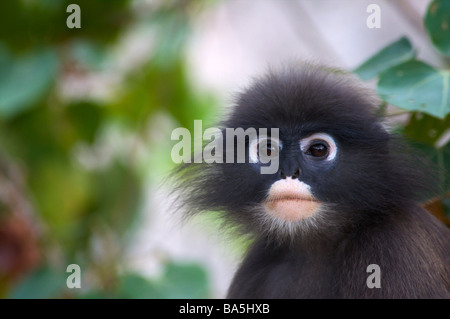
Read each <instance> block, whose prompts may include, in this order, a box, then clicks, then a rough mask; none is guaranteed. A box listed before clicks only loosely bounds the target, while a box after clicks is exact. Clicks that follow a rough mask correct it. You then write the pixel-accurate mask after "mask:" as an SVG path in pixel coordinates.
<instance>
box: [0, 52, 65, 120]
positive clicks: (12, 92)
mask: <svg viewBox="0 0 450 319" xmlns="http://www.w3.org/2000/svg"><path fill="white" fill-rule="evenodd" d="M57 69H58V58H57V56H56V54H55V52H54V51H52V50H50V49H45V50H39V51H34V52H31V53H28V54H27V55H23V56H20V57H18V58H15V59H14V58H12V56H11V55H10V54H9V53H8V52H3V53H1V54H0V117H4V118H11V117H13V116H15V115H17V114H19V113H21V112H23V111H25V110H27V109H29V108H30V107H32V106H33V105H36V103H37V102H38V101H39V99H41V98H42V97H43V96H44V94H45V93H46V92H47V91H48V90H49V88H50V86H51V85H52V83H53V81H54V79H55V77H56V73H57Z"/></svg>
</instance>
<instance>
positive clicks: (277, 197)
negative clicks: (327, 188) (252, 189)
mask: <svg viewBox="0 0 450 319" xmlns="http://www.w3.org/2000/svg"><path fill="white" fill-rule="evenodd" d="M264 207H265V210H266V212H267V213H268V214H269V215H270V216H272V217H275V218H277V219H281V220H284V221H287V222H296V221H299V220H302V219H304V218H307V217H310V216H312V215H314V214H315V213H316V212H317V210H318V209H319V207H320V202H319V201H318V200H316V199H315V198H314V197H313V195H312V194H311V192H310V188H309V185H307V184H305V183H303V182H301V181H299V180H298V179H297V180H294V179H285V180H280V181H277V182H275V183H274V184H273V185H272V187H271V188H270V190H269V194H268V197H267V198H266V200H265V201H264Z"/></svg>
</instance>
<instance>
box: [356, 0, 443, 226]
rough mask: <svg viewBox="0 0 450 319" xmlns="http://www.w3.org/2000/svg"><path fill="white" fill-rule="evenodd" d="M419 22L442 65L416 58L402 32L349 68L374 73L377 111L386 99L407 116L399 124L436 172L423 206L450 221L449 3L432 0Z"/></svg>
mask: <svg viewBox="0 0 450 319" xmlns="http://www.w3.org/2000/svg"><path fill="white" fill-rule="evenodd" d="M424 26H425V28H426V30H427V32H428V35H429V36H430V42H431V43H432V44H433V45H434V47H435V48H436V51H438V52H440V53H441V54H442V55H443V57H442V61H443V62H442V65H441V66H438V67H434V66H431V65H429V64H427V63H425V62H423V61H419V60H418V59H417V58H416V56H417V52H416V50H415V49H414V48H413V47H412V45H411V42H410V41H409V39H408V38H406V37H402V38H401V39H399V40H397V41H395V42H393V43H391V44H389V45H388V46H386V47H385V48H383V49H382V50H380V51H379V52H378V53H376V54H375V55H374V56H372V57H371V58H369V59H368V60H367V61H365V62H364V63H363V64H361V65H360V66H359V67H358V68H357V69H355V70H354V72H355V73H356V74H357V75H358V76H359V77H361V78H362V79H363V80H369V79H372V78H377V92H378V95H379V97H380V98H381V99H382V101H383V104H382V105H381V107H380V111H381V112H385V111H386V105H387V104H390V105H393V106H396V107H398V108H400V109H403V110H405V112H402V113H405V114H407V115H409V116H408V120H407V121H406V123H404V124H402V125H401V127H399V128H398V129H399V130H400V132H401V133H403V134H404V135H405V136H406V137H407V138H408V140H409V141H410V143H411V145H412V146H413V147H414V148H416V149H417V150H418V151H419V152H420V154H422V155H423V156H424V157H427V158H428V159H429V160H431V161H432V162H434V163H435V164H436V167H437V168H438V169H439V171H440V173H441V174H440V176H439V177H440V178H439V179H438V180H436V183H437V184H439V188H440V193H438V194H436V196H435V197H433V198H430V200H429V201H428V202H427V203H426V205H425V206H426V207H427V208H429V209H430V210H431V211H432V212H433V213H434V214H435V215H437V216H438V217H440V218H441V219H442V220H443V221H444V222H446V223H447V224H448V225H450V223H449V218H450V210H449V206H448V200H449V198H450V176H449V172H450V136H449V134H450V63H449V60H448V58H447V57H449V56H450V28H449V26H450V2H449V1H448V0H434V1H431V2H430V4H429V6H428V9H427V12H426V15H425V17H424ZM397 114H398V113H394V114H391V115H394V116H395V115H397ZM387 115H388V116H389V114H387Z"/></svg>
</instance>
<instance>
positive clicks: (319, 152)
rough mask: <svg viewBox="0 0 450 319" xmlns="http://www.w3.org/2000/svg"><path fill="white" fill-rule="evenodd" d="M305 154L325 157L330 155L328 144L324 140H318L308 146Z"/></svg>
mask: <svg viewBox="0 0 450 319" xmlns="http://www.w3.org/2000/svg"><path fill="white" fill-rule="evenodd" d="M305 154H307V155H310V156H314V157H325V156H327V155H328V144H327V143H324V142H316V143H314V144H312V145H311V146H310V147H309V148H308V150H307V151H306V153H305Z"/></svg>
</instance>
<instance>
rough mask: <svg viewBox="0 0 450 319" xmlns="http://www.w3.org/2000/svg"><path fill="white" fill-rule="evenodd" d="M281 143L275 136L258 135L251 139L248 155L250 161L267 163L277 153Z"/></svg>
mask: <svg viewBox="0 0 450 319" xmlns="http://www.w3.org/2000/svg"><path fill="white" fill-rule="evenodd" d="M280 149H281V143H280V141H279V140H278V139H276V138H270V137H260V138H257V139H255V140H253V141H252V142H251V143H250V147H249V157H250V161H251V162H252V163H258V162H260V163H264V164H266V163H268V162H269V161H270V159H271V158H273V157H276V156H278V155H279V153H280Z"/></svg>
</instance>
